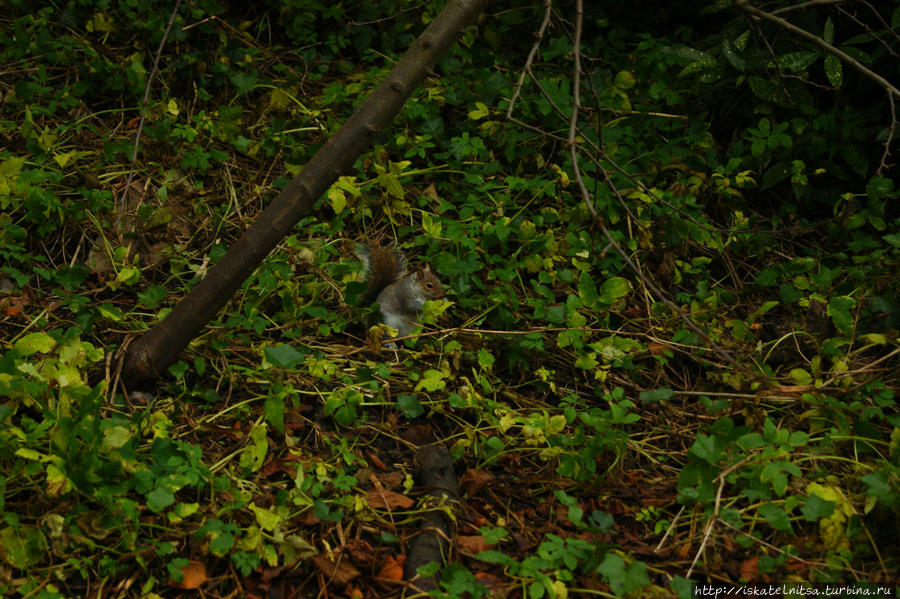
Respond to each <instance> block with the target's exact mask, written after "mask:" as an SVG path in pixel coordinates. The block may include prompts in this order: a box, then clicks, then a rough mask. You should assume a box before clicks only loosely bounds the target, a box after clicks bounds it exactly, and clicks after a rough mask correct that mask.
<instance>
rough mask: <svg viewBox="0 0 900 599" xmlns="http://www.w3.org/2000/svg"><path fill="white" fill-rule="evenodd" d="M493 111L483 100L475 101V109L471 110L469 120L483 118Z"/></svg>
mask: <svg viewBox="0 0 900 599" xmlns="http://www.w3.org/2000/svg"><path fill="white" fill-rule="evenodd" d="M490 114H491V112H490V110H488V107H487V106H485V105H484V104H483V103H482V102H475V110H470V111H469V120H470V121H477V120H479V119H483V118H484V117H486V116H488V115H490Z"/></svg>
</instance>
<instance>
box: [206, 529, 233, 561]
mask: <svg viewBox="0 0 900 599" xmlns="http://www.w3.org/2000/svg"><path fill="white" fill-rule="evenodd" d="M232 547H234V535H233V534H231V533H230V532H219V533H216V534H215V535H213V538H212V540H211V541H210V542H209V550H210V551H211V552H212V554H213V555H217V556H219V557H225V556H226V555H228V552H229V551H231V548H232Z"/></svg>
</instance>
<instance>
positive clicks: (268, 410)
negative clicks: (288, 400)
mask: <svg viewBox="0 0 900 599" xmlns="http://www.w3.org/2000/svg"><path fill="white" fill-rule="evenodd" d="M263 413H264V414H265V417H266V422H268V423H269V424H271V425H272V428H274V429H275V430H276V431H278V432H279V433H283V432H284V397H282V396H281V395H280V394H277V393H270V394H269V395H268V396H267V397H266V403H265V405H264V406H263Z"/></svg>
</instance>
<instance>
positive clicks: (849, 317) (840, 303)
mask: <svg viewBox="0 0 900 599" xmlns="http://www.w3.org/2000/svg"><path fill="white" fill-rule="evenodd" d="M854 307H856V300H854V299H853V298H852V297H849V296H846V295H842V296H838V297H833V298H831V300H829V302H828V309H827V312H828V315H829V316H831V320H832V321H834V326H835V327H837V329H838V330H839V331H840V332H841V333H842V334H844V335H849V334H851V333H852V332H853V314H852V313H851V310H853V308H854Z"/></svg>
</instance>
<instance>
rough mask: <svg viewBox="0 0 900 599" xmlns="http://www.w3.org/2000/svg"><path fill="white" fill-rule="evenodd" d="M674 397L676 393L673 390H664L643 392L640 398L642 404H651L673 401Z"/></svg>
mask: <svg viewBox="0 0 900 599" xmlns="http://www.w3.org/2000/svg"><path fill="white" fill-rule="evenodd" d="M674 395H675V391H673V390H672V389H668V388H663V389H654V390H653V391H641V394H640V398H641V402H642V403H645V404H651V403H657V402H660V401H666V400H667V399H672V396H674Z"/></svg>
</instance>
